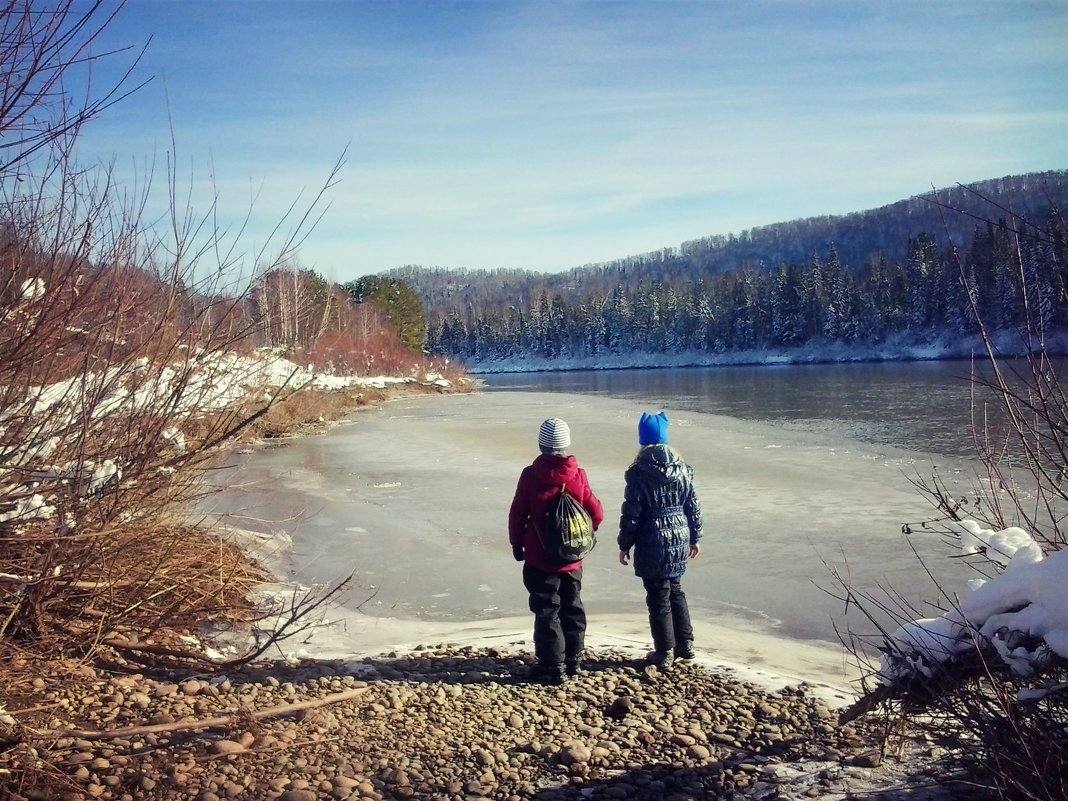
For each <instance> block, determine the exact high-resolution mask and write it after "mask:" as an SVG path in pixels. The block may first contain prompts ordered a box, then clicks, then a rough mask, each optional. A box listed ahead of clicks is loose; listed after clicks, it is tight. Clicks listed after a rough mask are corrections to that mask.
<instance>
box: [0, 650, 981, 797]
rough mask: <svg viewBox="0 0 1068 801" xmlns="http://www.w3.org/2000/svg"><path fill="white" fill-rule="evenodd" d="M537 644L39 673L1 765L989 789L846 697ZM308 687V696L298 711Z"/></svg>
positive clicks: (581, 793)
mask: <svg viewBox="0 0 1068 801" xmlns="http://www.w3.org/2000/svg"><path fill="white" fill-rule="evenodd" d="M531 659H532V657H531V654H530V653H529V652H527V651H524V650H522V648H521V647H520V646H518V645H517V647H516V648H515V650H509V649H506V648H485V647H473V646H458V645H434V646H429V645H428V646H418V647H417V648H415V649H414V650H412V651H411V652H407V653H389V654H383V655H380V656H377V657H369V658H365V659H362V660H360V661H347V662H342V661H332V662H322V661H320V662H309V663H303V664H298V665H263V666H257V667H256V668H255V669H247V670H244V671H242V672H239V673H231V674H229V675H226V676H218V675H213V676H210V677H199V678H198V677H190V676H174V675H167V676H164V675H159V676H148V675H145V674H132V675H121V674H119V675H114V676H109V675H105V674H104V673H103V672H100V671H96V670H94V669H92V668H90V667H85V666H83V667H82V668H81V669H80V670H81V676H82V678H83V679H84V681H82V682H76V683H75V684H77V685H80V689H77V690H76V689H74V687H75V684H70V683H68V684H67V685H66V689H63V690H60V691H55V692H53V691H50V690H49V689H48V682H46V681H45V680H44V679H41V680H39V683H38V684H37V689H38V690H39V694H38V697H37V698H36V699H33V700H34V701H36V703H37V705H38V706H40V707H47V708H48V709H47V712H39V713H37V714H36V715H33V714H19V713H16V714H14V715H0V721H5V722H6V723H4V724H0V748H3V749H5V750H3V752H2V753H0V770H4V769H7V768H10V767H12V766H14V765H16V764H19V763H20V761H21V764H26V763H27V761H28V760H32V759H34V758H35V755H36V756H39V757H40V758H42V759H44V760H47V761H48V762H50V763H51V764H52V765H54V766H55V767H56V768H58V769H59V770H58V772H56V773H55V774H54V776H53V779H54V781H53V782H52V784H51V786H50V787H46V786H44V785H38V786H35V787H34V786H30V785H29V784H28V783H27V784H24V785H23V786H22V787H21V788H12V789H11V790H10V791H9V795H8V796H6V797H7V798H10V799H11V801H24V800H25V799H63V800H64V801H67V800H68V799H69V800H70V801H73V799H83V798H100V799H116V800H119V799H121V800H122V801H134V799H173V800H174V801H187V800H189V801H193V800H195V801H216V800H217V799H257V800H258V799H264V800H265V801H272V800H273V799H279V801H319V799H323V800H324V801H325V800H326V799H338V800H339V801H340V800H342V799H347V800H348V801H357V800H358V799H442V801H445V800H446V799H449V800H452V799H456V800H459V799H477V798H491V799H538V800H539V801H565V800H566V801H579V799H590V800H592V801H597V800H598V799H668V800H669V801H683V800H684V799H760V800H761V801H772V800H773V801H800V800H801V799H812V798H823V799H856V798H868V797H873V798H874V797H877V798H879V799H888V800H890V801H893V799H902V801H903V800H904V799H908V801H919V800H920V799H949V798H971V797H972V796H969V795H967V794H966V793H964V792H963V791H962V790H961V789H960V788H957V789H954V788H953V787H952V786H948V785H943V786H931V785H932V784H933V782H932V779H931V777H932V776H933V775H935V772H934V768H925V767H924V766H925V765H927V764H929V763H932V761H933V757H934V756H937V751H936V750H932V749H929V748H926V749H925V748H924V747H923V746H922V744H920V743H916V742H911V743H910V744H909V746H908V752H909V753H910V755H911V756H910V757H909V759H908V760H906V761H903V762H902V761H898V760H893V759H890V758H886V759H882V758H880V752H879V746H878V743H877V740H876V738H875V737H874V736H873V734H872V732H871V731H868V730H866V729H864V728H863V727H860V726H852V725H847V726H838V725H837V723H836V718H837V710H835V709H832V708H830V707H829V706H827V704H826V703H825V702H824V701H823V700H820V699H819V698H816V697H814V696H813V695H812V694H811V693H809V692H808V691H807V690H806V688H805V686H804V685H801V686H797V687H786V688H784V689H783V690H781V691H779V692H768V691H766V690H764V689H761V688H758V687H756V686H753V685H749V684H746V683H744V682H740V681H738V680H736V679H732V678H731V677H730V676H729V675H727V674H722V673H715V672H711V671H709V670H708V669H706V668H702V667H699V666H696V665H692V664H687V663H676V665H675V666H673V667H672V668H671V669H669V670H668V671H658V670H656V669H655V668H652V667H646V666H645V665H644V664H643V663H642V662H641V661H639V660H636V659H635V658H634V657H633V655H628V654H627V653H626V652H624V651H615V650H612V649H602V650H598V651H596V652H594V653H591V654H589V655H588V660H587V663H586V669H585V670H584V671H583V673H582V674H581V675H580V676H578V677H576V678H575V679H572V680H571V681H569V682H568V683H567V684H566V685H565V686H563V687H546V686H542V685H539V684H533V683H530V682H528V681H526V680H525V678H524V676H525V673H526V671H527V669H528V668H529V666H530V662H531ZM26 700H27V702H29V701H30V699H26ZM301 703H309V704H310V705H309V706H307V707H305V708H303V709H299V710H297V709H295V708H294V709H285V708H284V706H285V705H293V704H301ZM279 706H283V709H281V710H278V709H275V708H276V707H279ZM213 717H214V718H219V719H220V720H217V721H216V722H215V724H214V725H213V726H211V727H204V723H205V721H207V719H209V718H213ZM13 720H17V721H18V722H17V723H15V724H14V725H11V723H12V721H13ZM179 726H180V727H183V728H178V729H177V730H168V728H170V729H174V728H175V727H179ZM192 726H196V727H195V728H191V727H192ZM126 727H139V728H135V729H134V730H133V731H127V732H122V731H119V730H120V729H123V728H126ZM149 727H155V730H152V729H151V728H149ZM46 730H52V731H58V732H59V733H58V734H55V735H54V736H48V735H47V734H45V733H43V732H45V731H46ZM72 730H77V731H72ZM101 731H106V732H109V735H108V736H106V737H98V736H97V735H96V734H95V732H101ZM4 743H6V745H4ZM34 775H38V776H39V775H44V774H43V773H40V772H38V773H35V774H34ZM873 793H876V794H877V795H873ZM976 797H977V796H976Z"/></svg>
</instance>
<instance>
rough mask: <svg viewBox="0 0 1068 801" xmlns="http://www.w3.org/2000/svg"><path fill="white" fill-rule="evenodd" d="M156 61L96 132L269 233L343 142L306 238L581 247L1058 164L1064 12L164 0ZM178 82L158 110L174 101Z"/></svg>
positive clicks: (387, 262) (543, 264)
mask: <svg viewBox="0 0 1068 801" xmlns="http://www.w3.org/2000/svg"><path fill="white" fill-rule="evenodd" d="M148 34H152V35H153V36H154V41H153V44H152V46H151V47H150V49H149V53H148V56H147V57H146V61H145V64H144V69H145V70H146V71H147V72H152V73H155V74H158V75H159V76H161V80H159V81H157V82H155V83H154V84H153V85H152V86H151V87H150V88H149V89H148V90H146V91H144V92H142V93H140V94H139V95H138V96H136V97H135V98H133V99H132V100H130V101H127V103H125V104H124V105H123V107H121V108H120V109H116V110H115V111H114V112H113V113H112V115H111V116H110V117H109V119H108V120H104V121H101V123H99V124H98V125H96V126H94V128H93V129H92V130H91V131H89V132H88V141H87V144H86V146H85V151H86V152H88V153H93V152H99V153H102V154H103V153H110V152H115V153H118V154H120V160H121V159H126V158H130V157H133V156H142V157H143V155H144V154H145V153H147V152H151V151H153V150H155V151H156V152H159V151H161V150H163V151H165V150H168V149H169V148H170V141H169V139H170V133H169V131H168V122H167V119H168V110H169V113H170V115H171V117H172V118H173V120H174V126H175V136H176V140H177V144H178V148H179V153H180V158H181V159H183V160H188V161H189V162H192V163H193V164H195V165H198V166H200V167H201V168H202V169H203V170H204V171H205V173H206V172H207V169H208V168H207V165H208V163H209V161H210V163H211V164H212V165H213V167H212V170H213V174H214V175H215V177H216V188H217V189H218V190H219V192H220V196H221V206H220V208H221V209H222V210H223V211H224V212H225V213H228V214H234V215H236V214H237V213H238V210H239V209H241V210H242V211H243V210H244V209H245V207H246V206H247V201H248V195H249V186H250V184H252V185H256V186H259V185H261V184H262V187H263V191H262V193H261V195H260V198H259V201H258V203H257V210H256V212H255V214H254V219H253V225H252V228H253V235H256V234H258V233H259V232H260V231H262V230H265V229H266V228H267V226H269V225H270V224H273V218H272V215H277V214H279V213H281V212H282V211H283V210H284V209H285V208H286V207H288V205H289V203H290V202H291V201H292V198H293V197H294V196H295V194H296V193H298V192H300V191H301V190H302V189H303V190H305V191H306V192H307V191H314V190H315V189H316V188H317V187H318V186H319V185H320V184H321V182H322V181H323V180H324V178H325V175H326V174H327V172H328V170H329V168H330V166H331V165H332V163H333V161H334V160H335V159H336V158H337V156H338V155H339V154H340V153H341V152H342V151H343V150H344V149H345V148H346V147H348V148H349V151H348V152H349V158H348V163H347V166H346V168H345V170H344V171H343V174H342V181H341V182H340V183H339V185H338V186H337V187H336V188H335V189H334V190H332V191H331V193H330V200H331V204H332V205H331V207H330V209H329V211H328V212H327V213H326V215H325V216H324V219H323V221H322V223H321V226H320V228H319V230H318V231H317V232H316V233H315V234H314V235H313V236H312V237H311V238H310V239H309V240H308V241H307V242H306V243H305V245H304V249H303V258H304V260H305V261H306V262H307V263H309V264H313V265H315V266H316V267H317V268H318V269H321V270H323V271H324V272H328V273H332V274H333V275H334V276H336V277H337V279H339V280H343V279H346V278H351V277H354V276H355V275H356V274H358V273H360V272H366V271H372V270H382V269H388V268H390V267H393V266H397V265H400V264H405V263H424V264H440V265H454V266H470V267H480V266H504V265H507V266H518V267H531V268H537V269H566V268H567V267H571V266H575V265H578V264H582V263H587V262H591V261H600V260H608V259H612V258H617V257H621V256H625V255H628V254H631V253H635V252H642V251H647V250H653V249H656V248H659V247H662V246H671V245H675V244H678V243H679V242H681V241H682V240H684V239H691V238H695V237H699V236H704V235H708V234H715V233H728V232H730V231H738V230H740V229H742V228H747V227H752V226H754V225H759V224H766V223H771V222H776V221H779V220H782V219H789V218H792V217H798V216H806V215H816V214H824V213H843V212H848V211H853V210H858V209H860V208H866V207H871V206H875V205H882V204H884V203H888V202H892V201H894V200H897V199H900V198H901V197H905V196H908V195H910V194H914V193H916V192H922V191H925V190H926V189H928V188H929V187H930V186H931V185H932V184H934V185H938V186H943V185H948V184H952V183H955V182H957V181H972V180H978V179H981V178H986V177H995V176H999V175H1003V174H1008V173H1014V172H1026V171H1031V170H1043V169H1057V168H1064V167H1068V143H1066V141H1065V138H1064V136H1063V131H1064V130H1065V121H1066V116H1068V97H1066V95H1065V93H1064V92H1063V88H1062V87H1063V85H1064V80H1065V78H1066V77H1068V56H1066V55H1065V53H1064V50H1065V48H1063V42H1064V41H1065V40H1066V39H1068V11H1066V7H1065V6H1064V4H1062V3H1059V2H1046V3H1043V2H1037V3H1027V4H976V3H974V2H965V0H959V1H955V0H947V2H939V3H928V2H913V1H911V0H910V1H908V2H901V3H893V4H874V3H856V2H845V1H844V0H825V1H824V2H812V3H806V4H804V6H800V5H798V4H795V3H789V2H773V1H772V0H760V1H759V2H755V3H746V4H740V3H720V2H711V1H709V2H696V1H693V2H685V1H680V2H671V3H653V2H639V1H638V0H633V1H631V2H610V1H609V0H605V1H603V2H578V1H572V2H564V1H563V0H560V1H559V2H548V1H546V0H542V1H539V2H535V1H533V0H532V1H531V2H495V3H483V2H477V1H476V0H470V1H466V0H465V1H464V2H449V1H448V0H441V1H438V2H404V3H384V2H373V1H372V0H356V1H354V2H338V1H337V0H310V1H309V2H304V3H299V4H284V3H270V4H265V3H251V2H249V3H225V4H218V3H214V2H201V1H200V0H186V2H184V3H182V4H181V7H180V9H178V8H176V6H174V5H173V4H169V3H164V2H153V0H148V2H145V3H139V4H136V5H133V6H131V7H130V8H128V9H127V11H126V13H125V14H124V15H123V16H122V17H120V25H118V26H117V27H116V29H115V30H113V31H112V32H111V33H110V34H109V35H110V37H112V38H114V39H116V41H124V42H136V41H140V40H141V39H143V38H145V37H146V36H147V35H148ZM168 104H169V109H168Z"/></svg>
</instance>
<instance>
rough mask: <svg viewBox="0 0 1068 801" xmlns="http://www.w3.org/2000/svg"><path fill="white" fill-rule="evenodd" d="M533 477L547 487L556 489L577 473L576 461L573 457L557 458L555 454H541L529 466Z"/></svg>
mask: <svg viewBox="0 0 1068 801" xmlns="http://www.w3.org/2000/svg"><path fill="white" fill-rule="evenodd" d="M531 467H533V468H534V476H535V477H536V478H537V479H538V481H539V482H541V483H542V484H545V485H547V486H554V487H558V486H560V485H561V484H563V483H564V482H566V481H567V480H568V479H572V478H574V477H575V475H576V474H577V473H578V470H579V466H578V459H576V458H575V457H574V456H559V455H558V454H555V453H543V454H541V455H540V456H538V457H537V458H536V459H535V460H534V463H533V464H532V465H531Z"/></svg>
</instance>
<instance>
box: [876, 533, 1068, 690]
mask: <svg viewBox="0 0 1068 801" xmlns="http://www.w3.org/2000/svg"><path fill="white" fill-rule="evenodd" d="M956 528H957V531H958V533H959V534H960V537H961V552H962V553H963V554H982V555H983V556H985V557H986V558H987V559H988V560H990V561H991V562H992V563H993V564H995V565H997V566H999V567H1001V568H1003V569H1002V571H1001V572H1000V573H999V574H998V575H997V576H995V577H994V578H991V579H989V580H986V581H981V580H980V581H976V582H973V583H972V587H973V590H972V592H971V594H970V595H968V596H967V597H965V598H964V599H963V600H961V601H960V602H959V603H958V605H957V606H956V607H955V608H954V609H951V610H950V611H948V612H946V613H945V614H943V615H941V616H940V617H936V618H922V619H919V620H913V621H911V622H909V623H907V624H905V625H904V626H902V627H901V628H899V629H898V630H897V631H896V632H894V634H893V635H892V636H891V638H890V639H891V643H890V645H891V647H890V649H889V653H887V654H886V655H885V656H884V657H883V658H882V661H881V663H880V667H879V677H880V680H881V681H882V682H883V683H886V684H889V683H892V682H894V681H896V680H899V679H906V678H908V677H910V676H912V675H915V674H920V675H923V676H926V677H931V676H933V675H934V673H935V671H936V670H937V669H938V668H939V667H940V666H943V665H944V664H946V663H948V662H950V661H951V660H952V659H953V658H954V657H957V656H959V655H962V654H964V653H965V652H969V651H974V650H976V649H977V648H979V649H983V650H992V651H993V652H994V653H996V654H997V656H998V658H1000V659H1001V661H1002V662H1004V663H1005V664H1006V665H1007V666H1008V667H1009V669H1010V670H1011V671H1012V672H1013V673H1014V674H1015V675H1017V676H1020V677H1023V678H1027V677H1030V676H1033V675H1034V674H1035V673H1036V672H1037V671H1038V670H1040V669H1041V668H1042V667H1044V666H1045V665H1046V664H1048V662H1049V661H1050V660H1051V658H1052V656H1053V655H1054V654H1055V655H1057V656H1059V657H1061V658H1063V659H1068V591H1066V589H1065V588H1066V587H1068V550H1060V551H1056V552H1054V553H1053V554H1051V555H1049V556H1044V555H1043V552H1042V549H1041V548H1040V547H1039V545H1038V544H1037V543H1036V542H1035V541H1034V539H1033V538H1032V537H1031V536H1030V535H1029V534H1028V533H1027V532H1026V531H1024V530H1023V529H1020V528H1017V527H1009V528H1006V529H1003V530H1001V531H993V530H990V529H985V528H983V527H982V526H981V525H979V524H978V523H976V522H975V521H973V520H965V521H963V522H961V523H958V524H956Z"/></svg>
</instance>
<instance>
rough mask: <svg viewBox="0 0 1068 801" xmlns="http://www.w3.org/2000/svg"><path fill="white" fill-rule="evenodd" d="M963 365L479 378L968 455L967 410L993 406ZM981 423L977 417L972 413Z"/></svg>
mask: <svg viewBox="0 0 1068 801" xmlns="http://www.w3.org/2000/svg"><path fill="white" fill-rule="evenodd" d="M974 369H976V368H975V367H974V365H973V364H972V363H970V362H967V361H929V362H879V363H861V364H814V365H781V366H768V365H763V366H750V367H746V366H741V367H691V368H672V369H657V370H581V371H569V372H558V373H498V374H489V375H485V376H482V378H483V380H484V381H485V382H486V385H487V387H488V388H489V389H490V390H502V391H508V390H527V391H533V392H567V393H583V394H592V395H605V396H608V397H614V398H628V399H633V400H638V401H641V402H643V403H645V404H647V405H649V406H658V407H664V408H672V409H687V410H691V411H696V412H707V413H711V414H722V415H727V416H728V417H737V418H740V419H744V420H759V421H763V422H771V423H775V424H778V425H787V426H791V427H796V428H799V429H803V430H807V431H813V432H823V433H835V434H838V435H841V436H843V437H848V438H851V439H857V440H860V441H862V442H869V443H873V444H878V445H893V446H894V447H898V448H906V449H909V450H916V451H924V452H931V453H940V454H945V455H948V456H971V455H973V454H974V452H975V449H974V446H973V442H972V436H971V430H972V413H973V410H975V411H976V412H978V413H979V414H981V413H982V410H983V407H984V404H986V405H990V404H993V403H995V402H994V400H993V398H992V397H991V395H990V394H989V392H988V391H987V390H984V389H983V388H981V387H976V386H975V384H974V383H973V382H972V381H971V380H970V378H971V375H972V371H973V370H974ZM979 419H981V418H979Z"/></svg>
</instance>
